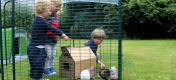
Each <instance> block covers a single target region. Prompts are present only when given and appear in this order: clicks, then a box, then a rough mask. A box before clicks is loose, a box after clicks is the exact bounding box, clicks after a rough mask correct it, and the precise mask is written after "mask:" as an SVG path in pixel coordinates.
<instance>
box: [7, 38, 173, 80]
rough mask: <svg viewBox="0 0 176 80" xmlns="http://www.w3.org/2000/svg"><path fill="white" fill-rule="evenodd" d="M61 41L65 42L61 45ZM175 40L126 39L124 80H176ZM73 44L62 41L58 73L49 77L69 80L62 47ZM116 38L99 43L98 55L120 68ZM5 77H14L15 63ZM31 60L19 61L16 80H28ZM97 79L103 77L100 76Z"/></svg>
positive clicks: (9, 79)
mask: <svg viewBox="0 0 176 80" xmlns="http://www.w3.org/2000/svg"><path fill="white" fill-rule="evenodd" d="M87 41H88V40H75V46H83V45H84V43H85V42H87ZM59 43H62V44H61V45H59ZM175 44H176V40H123V71H122V72H123V75H122V76H123V80H176V77H175V74H176V68H175V67H176V60H175V57H176V54H175V52H176V45H175ZM69 45H71V46H72V45H73V41H71V40H70V41H68V42H64V41H59V42H58V50H57V51H58V52H57V56H56V58H55V65H54V68H55V69H56V72H57V74H56V75H54V76H46V75H44V77H45V78H49V79H50V80H68V79H64V78H61V77H59V74H58V73H59V56H60V55H61V51H60V46H69ZM117 51H118V41H117V40H105V41H103V43H102V44H101V45H100V46H99V49H98V53H101V54H100V55H99V58H100V59H101V60H102V61H103V62H104V64H105V65H106V68H108V67H110V66H116V67H117ZM4 69H5V80H6V79H8V80H12V75H13V74H12V65H11V64H9V65H7V66H5V65H4ZM28 74H29V63H28V60H24V61H20V62H17V63H16V80H29V79H30V78H29V76H28ZM96 80H101V79H99V78H97V76H96Z"/></svg>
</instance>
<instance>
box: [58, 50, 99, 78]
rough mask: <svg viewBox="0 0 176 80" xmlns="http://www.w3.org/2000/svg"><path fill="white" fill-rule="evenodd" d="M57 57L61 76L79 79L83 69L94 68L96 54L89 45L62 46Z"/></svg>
mask: <svg viewBox="0 0 176 80" xmlns="http://www.w3.org/2000/svg"><path fill="white" fill-rule="evenodd" d="M61 49H62V55H61V56H60V59H59V74H60V76H61V77H65V78H70V79H79V78H80V73H81V71H82V70H84V69H90V68H91V67H95V68H96V56H95V55H94V53H93V51H92V50H91V49H90V47H62V48H61Z"/></svg>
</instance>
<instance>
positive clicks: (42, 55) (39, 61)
mask: <svg viewBox="0 0 176 80" xmlns="http://www.w3.org/2000/svg"><path fill="white" fill-rule="evenodd" d="M27 53H28V58H29V63H30V77H31V78H32V79H40V78H42V74H43V72H44V67H45V60H46V56H47V53H46V51H45V48H37V47H35V46H34V45H29V46H28V48H27Z"/></svg>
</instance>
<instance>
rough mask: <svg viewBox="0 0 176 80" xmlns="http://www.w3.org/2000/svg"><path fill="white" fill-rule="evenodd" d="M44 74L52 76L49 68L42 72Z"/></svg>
mask: <svg viewBox="0 0 176 80" xmlns="http://www.w3.org/2000/svg"><path fill="white" fill-rule="evenodd" d="M44 74H46V75H52V72H51V70H50V68H47V69H45V70H44Z"/></svg>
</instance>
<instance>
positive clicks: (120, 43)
mask: <svg viewBox="0 0 176 80" xmlns="http://www.w3.org/2000/svg"><path fill="white" fill-rule="evenodd" d="M118 5H119V6H118V10H119V13H118V23H119V25H118V26H119V27H118V29H119V32H118V39H119V43H118V47H119V48H118V80H122V1H121V0H119V1H118Z"/></svg>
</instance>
